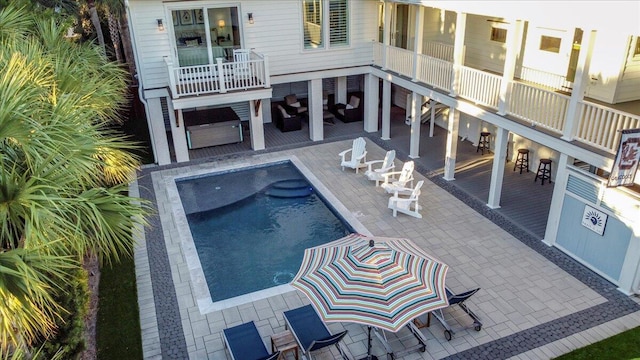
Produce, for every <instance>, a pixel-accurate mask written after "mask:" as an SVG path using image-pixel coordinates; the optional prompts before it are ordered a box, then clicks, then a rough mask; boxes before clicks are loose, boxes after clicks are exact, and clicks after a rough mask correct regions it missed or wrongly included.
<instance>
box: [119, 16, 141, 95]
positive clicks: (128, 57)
mask: <svg viewBox="0 0 640 360" xmlns="http://www.w3.org/2000/svg"><path fill="white" fill-rule="evenodd" d="M117 21H118V27H119V28H120V39H121V40H122V51H123V53H124V60H125V61H126V63H127V67H128V68H129V74H130V75H131V84H132V85H135V84H137V83H138V79H137V78H136V62H135V60H134V57H133V45H132V44H131V33H129V22H128V21H127V14H126V13H125V12H123V13H122V17H120V18H118V19H117Z"/></svg>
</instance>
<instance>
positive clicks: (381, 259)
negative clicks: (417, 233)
mask: <svg viewBox="0 0 640 360" xmlns="http://www.w3.org/2000/svg"><path fill="white" fill-rule="evenodd" d="M448 269H449V267H448V266H447V265H445V264H443V263H441V262H439V261H437V260H436V259H434V258H433V257H431V256H430V255H429V254H427V253H426V252H424V251H423V250H422V249H420V248H419V247H418V246H417V245H416V244H415V243H413V242H412V241H411V240H409V239H396V238H382V237H368V236H365V235H361V234H351V235H348V236H346V237H344V238H342V239H339V240H336V241H333V242H330V243H328V244H325V245H321V246H317V247H314V248H310V249H306V250H305V253H304V258H303V260H302V265H301V266H300V270H299V271H298V274H297V275H296V276H295V277H294V279H293V280H292V282H291V285H292V286H293V287H295V288H296V289H298V290H300V291H302V292H303V293H304V294H305V295H307V297H308V298H309V299H310V300H311V303H312V305H313V306H314V308H315V309H316V311H317V312H318V314H320V316H321V317H322V318H323V319H324V320H325V321H328V322H329V321H339V322H355V323H360V324H363V325H367V326H369V327H372V326H373V327H377V328H381V329H384V330H389V331H392V332H397V331H398V330H400V329H401V328H402V327H403V326H404V325H406V324H407V323H408V322H409V321H411V320H413V319H415V318H416V317H418V316H420V315H422V314H425V313H427V312H429V311H432V310H436V309H439V308H443V307H446V306H448V305H449V304H448V301H447V296H446V291H445V283H444V282H445V276H446V275H447V270H448Z"/></svg>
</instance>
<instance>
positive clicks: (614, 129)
mask: <svg viewBox="0 0 640 360" xmlns="http://www.w3.org/2000/svg"><path fill="white" fill-rule="evenodd" d="M637 128H640V116H637V115H633V114H629V113H626V112H623V111H618V110H614V109H611V108H607V107H605V106H601V105H597V104H593V103H589V102H586V101H583V102H581V103H580V117H579V127H578V130H577V133H576V134H575V139H577V140H579V141H581V142H583V143H586V144H589V145H591V146H594V147H597V148H599V149H602V150H605V151H608V152H610V153H613V154H615V153H616V151H617V146H618V143H619V142H620V136H621V133H620V131H619V130H622V129H637Z"/></svg>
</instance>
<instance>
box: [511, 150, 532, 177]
mask: <svg viewBox="0 0 640 360" xmlns="http://www.w3.org/2000/svg"><path fill="white" fill-rule="evenodd" d="M518 168H519V169H520V174H522V170H523V169H526V170H527V172H529V149H518V156H517V157H516V163H515V164H514V165H513V171H516V169H518Z"/></svg>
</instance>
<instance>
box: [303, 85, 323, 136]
mask: <svg viewBox="0 0 640 360" xmlns="http://www.w3.org/2000/svg"><path fill="white" fill-rule="evenodd" d="M307 92H308V94H309V96H308V99H307V101H308V103H309V104H308V106H309V109H308V111H307V113H308V114H309V138H310V139H311V140H313V141H322V139H323V138H324V123H323V118H322V79H313V80H309V81H308V83H307Z"/></svg>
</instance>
